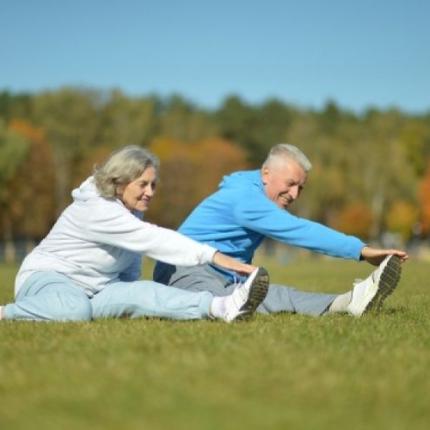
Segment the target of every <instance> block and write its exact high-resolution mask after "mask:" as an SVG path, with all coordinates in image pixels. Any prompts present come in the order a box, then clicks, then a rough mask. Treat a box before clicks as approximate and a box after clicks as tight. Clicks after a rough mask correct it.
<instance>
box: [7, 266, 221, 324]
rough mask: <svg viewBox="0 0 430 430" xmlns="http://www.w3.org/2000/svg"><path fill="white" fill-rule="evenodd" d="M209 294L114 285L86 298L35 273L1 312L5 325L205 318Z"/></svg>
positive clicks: (61, 281) (67, 283)
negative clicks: (28, 322)
mask: <svg viewBox="0 0 430 430" xmlns="http://www.w3.org/2000/svg"><path fill="white" fill-rule="evenodd" d="M212 299H213V295H212V294H211V293H209V292H201V293H197V292H190V291H185V290H181V289H177V288H172V287H166V286H165V285H162V284H159V283H156V282H152V281H135V282H115V283H112V284H109V285H108V286H106V287H105V288H104V289H103V290H102V291H100V292H99V293H97V294H96V295H95V296H94V297H92V298H89V297H88V296H87V295H86V294H85V292H84V290H83V289H82V288H80V287H78V286H76V285H74V283H73V282H72V281H71V280H70V279H69V278H68V277H66V276H64V275H62V274H60V273H57V272H37V273H34V274H33V275H31V276H30V277H29V278H28V279H27V280H26V281H25V282H24V284H23V285H22V287H21V288H20V289H19V291H18V294H17V295H16V298H15V303H11V304H8V305H6V306H5V307H4V309H3V316H4V318H5V319H9V320H34V321H89V320H91V319H98V318H120V317H129V318H139V317H158V318H169V319H180V320H187V319H201V318H207V317H208V314H209V307H210V304H211V301H212Z"/></svg>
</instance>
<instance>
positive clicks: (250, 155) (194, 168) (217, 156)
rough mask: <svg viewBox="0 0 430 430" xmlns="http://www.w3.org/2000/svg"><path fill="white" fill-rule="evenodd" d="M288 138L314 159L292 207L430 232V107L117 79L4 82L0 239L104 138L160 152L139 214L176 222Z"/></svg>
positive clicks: (66, 188)
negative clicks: (249, 95) (155, 86)
mask: <svg viewBox="0 0 430 430" xmlns="http://www.w3.org/2000/svg"><path fill="white" fill-rule="evenodd" d="M279 142H288V143H292V144H295V145H297V146H299V147H300V148H302V149H303V151H304V152H305V153H306V154H307V155H308V157H309V158H310V159H311V161H312V163H313V169H312V172H311V174H310V177H309V180H308V183H307V185H306V187H305V188H306V190H305V192H304V193H303V195H302V197H301V198H300V200H299V202H298V203H296V207H294V208H293V211H294V212H295V213H297V214H298V215H299V216H306V217H308V218H311V219H313V220H316V221H319V222H323V223H326V224H328V225H330V226H333V227H335V228H338V229H340V230H342V231H344V232H346V233H350V234H355V235H358V236H360V237H361V238H363V239H365V240H372V239H378V238H380V237H381V235H382V234H383V233H384V232H387V231H389V232H393V233H396V234H397V235H398V236H399V237H400V238H402V240H403V241H405V242H406V241H408V240H409V239H410V238H411V237H412V236H413V235H416V236H417V235H418V236H421V237H423V238H425V237H428V235H429V234H430V111H429V113H426V114H420V115H418V114H417V115H413V114H410V113H405V112H401V111H400V110H396V109H389V110H384V111H382V110H378V109H368V110H367V111H365V112H363V113H361V114H357V113H354V112H351V111H348V110H345V109H342V108H340V107H339V106H337V105H336V103H335V102H333V101H328V102H327V103H326V105H325V106H324V107H323V108H322V109H319V110H315V109H304V108H300V107H297V106H294V105H291V104H287V103H285V102H283V101H280V100H277V99H270V100H267V101H265V102H262V103H260V104H250V103H247V102H246V101H244V100H243V99H241V98H240V97H238V96H234V95H232V96H230V97H227V98H226V99H225V100H224V101H223V103H222V104H221V105H220V107H219V108H217V109H212V110H210V109H203V108H201V107H199V106H197V105H195V104H193V103H191V102H190V101H188V100H186V99H185V98H184V97H182V96H179V95H174V96H171V97H167V98H161V97H158V96H157V95H151V96H144V97H131V96H128V95H126V94H124V93H123V92H121V91H119V90H113V91H100V90H96V89H86V88H60V89H58V90H54V91H44V92H39V93H33V94H27V93H11V92H9V91H3V92H0V240H3V242H5V243H11V242H13V241H14V240H16V239H24V240H29V241H33V242H34V241H38V240H40V238H42V237H43V236H44V235H45V234H46V233H47V232H48V230H49V229H50V227H51V226H52V224H53V222H54V221H55V219H56V217H57V216H58V214H59V213H60V212H61V211H62V210H63V209H64V207H65V206H66V205H67V204H69V203H70V201H71V197H70V192H71V189H72V188H73V187H75V186H77V185H78V184H79V183H80V182H81V181H82V180H83V179H85V177H87V176H88V175H89V174H91V172H92V169H93V167H94V165H95V164H97V163H99V162H101V161H102V160H103V159H104V158H105V157H106V156H107V155H108V154H109V153H110V152H111V151H112V150H114V149H116V148H119V147H121V146H124V145H128V144H135V145H140V146H143V147H147V148H149V149H150V150H152V151H153V152H154V153H155V154H157V155H158V156H159V158H160V160H161V181H160V186H159V193H158V195H157V197H156V199H155V200H154V203H153V207H151V208H150V210H149V211H148V214H147V219H148V220H150V221H153V222H156V223H159V224H161V225H164V226H167V227H171V228H176V227H178V225H179V224H180V223H181V221H182V220H183V218H184V217H185V216H186V215H187V214H188V213H189V212H190V211H191V210H192V208H193V207H194V206H195V204H196V203H198V202H199V201H200V200H201V199H202V198H204V196H206V195H208V194H209V193H210V192H212V191H214V190H215V189H216V187H217V184H218V183H219V181H220V179H221V177H222V176H223V175H224V174H227V173H229V172H231V171H234V170H240V169H250V168H258V167H259V166H260V165H261V163H262V162H263V161H264V159H265V156H266V155H267V152H268V150H269V149H270V147H271V146H272V145H273V144H275V143H279Z"/></svg>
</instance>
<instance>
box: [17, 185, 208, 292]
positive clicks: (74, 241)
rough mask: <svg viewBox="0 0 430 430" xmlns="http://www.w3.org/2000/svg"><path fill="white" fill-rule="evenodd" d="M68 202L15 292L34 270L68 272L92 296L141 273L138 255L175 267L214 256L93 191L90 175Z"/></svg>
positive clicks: (23, 270)
mask: <svg viewBox="0 0 430 430" xmlns="http://www.w3.org/2000/svg"><path fill="white" fill-rule="evenodd" d="M72 197H73V200H74V202H73V203H72V204H71V205H70V206H68V207H67V208H66V209H65V210H64V212H63V213H62V214H61V216H60V217H59V218H58V220H57V222H56V223H55V225H54V226H53V228H52V230H51V231H50V232H49V233H48V235H47V236H46V238H45V239H43V240H42V242H40V244H39V245H38V246H37V247H36V248H34V250H33V251H32V252H31V253H30V254H29V255H27V257H26V258H25V259H24V261H23V263H22V265H21V268H20V270H19V272H18V275H17V277H16V281H15V293H17V292H18V290H19V288H20V287H21V286H22V284H23V283H24V281H25V280H26V279H27V278H28V277H29V276H30V275H31V274H32V273H34V272H44V271H54V272H58V273H62V274H64V275H66V276H67V277H69V278H70V279H71V280H72V281H73V282H74V283H75V284H76V285H77V286H79V287H81V288H83V289H84V290H85V291H86V293H87V294H88V296H90V297H91V296H93V295H94V294H96V293H97V292H98V291H100V290H102V289H103V288H104V287H105V286H106V285H108V284H109V283H112V282H116V281H135V280H137V279H139V277H140V267H141V259H142V255H143V254H146V255H148V257H151V258H153V259H155V260H160V261H163V262H165V263H170V264H174V265H179V266H194V265H197V264H204V263H209V262H211V261H212V259H213V256H214V254H215V252H216V250H215V249H214V248H212V247H210V246H208V245H202V244H200V243H198V242H195V241H194V240H191V239H189V238H187V237H185V236H183V235H181V234H179V233H177V232H175V231H173V230H168V229H166V228H162V227H158V226H156V225H154V224H150V223H148V222H144V221H142V219H141V218H142V214H141V213H139V212H136V213H132V212H130V211H129V210H128V209H127V208H126V207H125V206H124V204H123V203H122V202H121V201H120V200H118V199H106V198H104V197H101V196H100V195H99V193H98V192H97V189H96V187H95V184H94V180H93V178H92V177H89V178H88V179H87V180H86V181H85V182H83V183H82V185H81V186H80V187H79V188H77V189H75V190H73V192H72Z"/></svg>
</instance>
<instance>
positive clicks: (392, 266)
mask: <svg viewBox="0 0 430 430" xmlns="http://www.w3.org/2000/svg"><path fill="white" fill-rule="evenodd" d="M401 271H402V269H401V262H400V258H399V257H398V256H397V255H393V256H391V258H390V259H389V260H388V262H387V265H386V266H385V267H384V269H383V271H382V274H381V276H380V278H379V283H378V291H377V292H376V294H375V296H374V297H373V299H372V300H371V301H370V302H369V304H368V305H367V307H366V309H365V310H364V312H363V313H365V312H369V311H376V312H379V311H380V310H381V308H382V305H383V304H384V301H385V299H386V298H387V297H388V296H389V295H390V294H391V293H392V292H393V291H394V290H395V289H396V287H397V284H398V282H399V280H400V274H401Z"/></svg>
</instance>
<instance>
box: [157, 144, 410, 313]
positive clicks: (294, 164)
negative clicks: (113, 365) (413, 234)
mask: <svg viewBox="0 0 430 430" xmlns="http://www.w3.org/2000/svg"><path fill="white" fill-rule="evenodd" d="M311 167H312V166H311V163H310V162H309V160H308V158H307V157H306V156H305V155H304V154H303V152H302V151H301V150H300V149H298V148H297V147H295V146H293V145H288V144H278V145H276V146H274V147H273V148H272V149H271V151H270V153H269V155H268V157H267V159H266V161H265V162H264V164H263V166H262V168H261V170H253V171H242V172H236V173H233V174H231V175H229V176H226V177H225V178H224V179H223V181H222V182H221V184H220V186H219V189H218V191H217V192H215V193H214V194H212V195H211V196H209V197H207V198H206V199H205V200H203V201H202V202H201V203H200V204H199V205H198V206H197V207H196V208H195V209H194V211H193V212H192V213H191V214H190V215H189V217H188V218H187V219H186V220H185V221H184V223H183V224H182V226H181V227H180V228H179V231H180V232H181V233H182V234H184V235H186V236H189V237H191V238H192V239H195V240H197V241H199V242H202V243H205V244H208V245H211V246H213V247H215V248H217V249H219V250H220V251H221V252H223V253H225V254H227V255H230V256H232V257H235V258H237V259H239V260H241V261H243V262H246V263H250V262H251V261H252V258H253V256H254V252H255V250H256V249H257V248H258V246H259V245H260V244H261V242H262V241H263V239H264V238H265V237H268V238H271V239H274V240H277V241H280V242H282V243H285V244H288V245H293V246H296V247H301V248H306V249H308V250H311V251H314V252H317V253H321V254H325V255H330V256H333V257H339V258H344V259H353V260H366V261H367V262H369V263H371V264H373V265H379V267H378V268H377V269H376V270H374V271H373V272H372V273H371V274H370V276H369V277H368V278H367V279H365V280H364V281H361V282H356V283H355V284H354V286H353V289H352V290H350V291H348V292H346V293H344V294H340V295H337V294H321V293H311V292H304V291H299V290H297V289H295V288H291V287H287V286H283V285H273V284H271V285H270V287H269V292H268V294H267V296H266V298H265V300H264V301H263V302H262V303H261V304H260V306H259V307H258V309H257V312H262V313H271V312H295V313H300V314H309V315H322V314H324V313H327V312H329V313H330V312H347V313H349V314H351V315H355V316H361V315H362V314H364V313H365V312H366V311H369V310H370V309H379V308H380V307H381V306H382V304H383V301H384V300H385V298H386V297H387V296H388V295H389V294H391V293H392V292H393V290H394V289H395V287H396V285H397V283H398V281H399V278H400V264H401V263H402V262H403V261H405V260H406V259H407V258H408V256H407V254H406V253H405V252H403V251H401V250H397V249H376V248H372V247H369V246H367V245H366V244H365V243H363V242H362V241H361V240H360V239H358V238H356V237H354V236H348V235H345V234H343V233H340V232H338V231H335V230H333V229H331V228H328V227H326V226H324V225H322V224H319V223H316V222H313V221H309V220H307V219H304V218H300V217H296V216H294V215H292V214H290V213H289V212H288V207H289V206H290V205H291V204H292V203H293V202H294V201H295V200H296V199H297V198H298V197H299V196H300V193H301V192H302V190H303V187H304V185H305V182H306V179H307V175H308V172H309V170H310V169H311ZM154 280H155V281H157V282H161V283H163V284H167V285H170V286H174V287H177V288H184V289H190V290H193V291H202V290H203V291H204V290H208V291H210V292H212V293H213V294H217V295H222V294H224V295H225V294H229V292H230V291H231V290H232V289H233V288H234V285H235V283H236V277H235V275H234V274H233V273H229V272H226V271H221V270H219V269H218V268H215V267H213V266H211V265H209V264H206V265H200V266H196V267H193V268H185V267H179V266H171V265H167V264H164V263H160V262H158V263H157V265H156V267H155V270H154Z"/></svg>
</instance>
